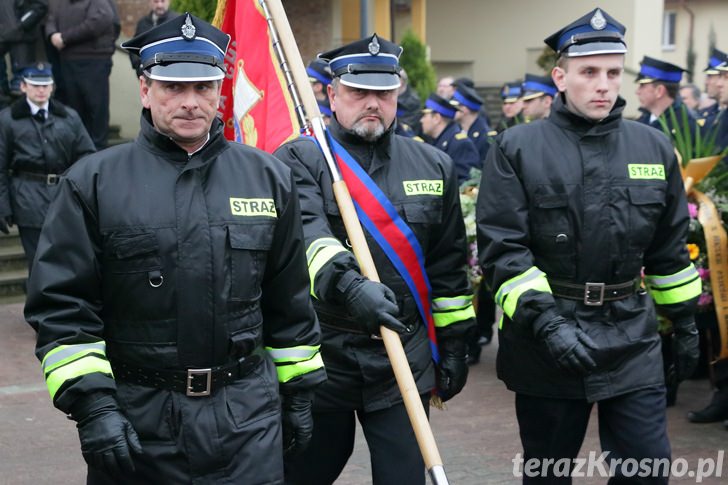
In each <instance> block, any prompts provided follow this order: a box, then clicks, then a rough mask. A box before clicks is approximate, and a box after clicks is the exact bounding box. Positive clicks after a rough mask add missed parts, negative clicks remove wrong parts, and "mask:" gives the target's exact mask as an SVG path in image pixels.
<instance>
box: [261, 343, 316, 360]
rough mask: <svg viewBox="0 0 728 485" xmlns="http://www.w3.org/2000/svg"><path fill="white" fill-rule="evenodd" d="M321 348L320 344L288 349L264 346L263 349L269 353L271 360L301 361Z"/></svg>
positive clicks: (312, 355)
mask: <svg viewBox="0 0 728 485" xmlns="http://www.w3.org/2000/svg"><path fill="white" fill-rule="evenodd" d="M320 348H321V346H320V345H300V346H298V347H291V348H288V349H274V348H273V347H266V348H265V350H266V351H267V352H268V354H269V355H270V357H271V359H273V362H275V363H279V362H284V363H288V362H301V361H304V360H309V359H311V358H313V357H314V356H315V355H316V353H317V352H318V351H319V349H320Z"/></svg>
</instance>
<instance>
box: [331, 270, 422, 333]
mask: <svg viewBox="0 0 728 485" xmlns="http://www.w3.org/2000/svg"><path fill="white" fill-rule="evenodd" d="M336 286H337V289H339V291H340V292H341V294H342V296H343V300H344V305H346V309H347V310H348V312H349V313H350V314H351V315H352V316H353V317H354V319H355V320H356V321H357V322H359V324H360V325H361V326H362V327H364V329H365V330H366V332H367V333H369V335H379V327H380V326H381V325H384V326H385V327H387V328H389V329H390V330H394V331H395V332H397V333H406V332H408V329H407V326H406V325H405V324H404V323H402V322H400V321H399V320H397V315H399V307H398V306H397V299H396V298H395V296H394V292H393V291H392V290H390V289H389V288H387V286H386V285H383V284H382V283H378V282H376V281H371V280H368V279H366V278H365V277H363V276H362V275H360V274H359V273H357V272H356V271H353V270H350V271H347V272H346V274H344V276H342V277H341V280H339V283H338V284H337V285H336Z"/></svg>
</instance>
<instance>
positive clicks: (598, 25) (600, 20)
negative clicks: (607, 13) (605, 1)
mask: <svg viewBox="0 0 728 485" xmlns="http://www.w3.org/2000/svg"><path fill="white" fill-rule="evenodd" d="M589 25H591V26H592V28H593V29H594V30H604V28H605V27H606V26H607V19H605V18H604V15H602V11H601V10H599V9H597V11H596V12H594V15H593V16H592V18H591V20H590V21H589Z"/></svg>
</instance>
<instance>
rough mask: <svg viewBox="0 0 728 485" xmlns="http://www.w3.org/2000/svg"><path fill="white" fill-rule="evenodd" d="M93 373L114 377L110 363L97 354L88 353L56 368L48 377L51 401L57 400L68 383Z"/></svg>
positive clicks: (47, 383) (47, 382)
mask: <svg viewBox="0 0 728 485" xmlns="http://www.w3.org/2000/svg"><path fill="white" fill-rule="evenodd" d="M93 372H101V373H102V374H106V375H108V376H110V377H113V376H114V374H113V373H112V372H111V364H109V361H108V360H106V358H105V357H101V356H99V355H98V354H96V353H87V354H86V355H84V356H82V357H81V358H79V359H78V360H75V361H73V362H71V363H69V364H66V365H64V366H61V367H56V368H55V369H54V370H52V371H50V373H49V374H47V375H46V385H47V386H48V393H49V394H50V395H51V399H55V396H56V393H57V392H58V389H60V388H61V386H62V385H63V384H64V383H66V382H67V381H69V380H71V379H76V378H78V377H81V376H83V375H86V374H91V373H93Z"/></svg>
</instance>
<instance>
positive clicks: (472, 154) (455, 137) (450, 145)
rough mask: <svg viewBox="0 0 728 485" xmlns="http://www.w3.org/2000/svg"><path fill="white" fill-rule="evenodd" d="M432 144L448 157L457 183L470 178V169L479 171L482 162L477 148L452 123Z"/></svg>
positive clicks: (466, 135)
mask: <svg viewBox="0 0 728 485" xmlns="http://www.w3.org/2000/svg"><path fill="white" fill-rule="evenodd" d="M432 144H433V145H434V146H436V147H437V148H439V149H440V150H442V151H443V152H445V153H447V154H448V155H449V156H450V158H451V159H452V161H453V163H454V164H455V171H456V173H457V177H458V182H459V183H463V182H464V181H466V180H468V178H470V169H471V168H477V169H480V168H481V166H482V162H483V160H482V159H481V158H480V154H479V153H478V148H477V147H476V146H475V144H474V143H473V142H472V140H470V138H468V134H467V133H463V131H462V129H461V128H460V125H458V124H457V123H455V122H454V121H451V122H450V124H448V125H447V127H446V128H445V129H444V130H443V131H442V133H440V136H438V137H437V139H436V140H434V141H433V142H432Z"/></svg>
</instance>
